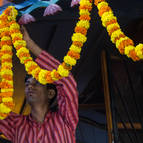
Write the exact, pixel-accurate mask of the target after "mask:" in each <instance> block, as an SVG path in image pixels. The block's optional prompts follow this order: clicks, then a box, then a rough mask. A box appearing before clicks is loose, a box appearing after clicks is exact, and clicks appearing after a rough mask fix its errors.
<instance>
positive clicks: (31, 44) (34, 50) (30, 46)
mask: <svg viewBox="0 0 143 143" xmlns="http://www.w3.org/2000/svg"><path fill="white" fill-rule="evenodd" d="M27 48H28V49H29V50H30V51H31V52H32V53H33V54H34V55H35V56H36V57H38V56H39V55H40V54H41V52H42V49H41V48H40V47H39V46H38V45H37V44H36V43H35V42H34V41H33V40H32V39H29V40H27Z"/></svg>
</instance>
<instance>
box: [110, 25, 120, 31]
mask: <svg viewBox="0 0 143 143" xmlns="http://www.w3.org/2000/svg"><path fill="white" fill-rule="evenodd" d="M115 26H116V27H119V28H120V25H119V24H118V23H113V24H110V25H108V26H107V31H110V30H111V29H112V28H114V27H115Z"/></svg>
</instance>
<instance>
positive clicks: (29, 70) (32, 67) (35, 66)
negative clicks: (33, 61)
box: [28, 65, 38, 73]
mask: <svg viewBox="0 0 143 143" xmlns="http://www.w3.org/2000/svg"><path fill="white" fill-rule="evenodd" d="M37 67H38V66H37V65H32V66H30V67H29V68H28V73H31V71H32V70H34V69H36V68H37Z"/></svg>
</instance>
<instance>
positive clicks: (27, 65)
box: [25, 61, 38, 71]
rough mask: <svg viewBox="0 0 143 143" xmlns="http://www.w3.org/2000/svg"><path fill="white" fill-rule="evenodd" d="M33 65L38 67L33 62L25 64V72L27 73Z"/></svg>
mask: <svg viewBox="0 0 143 143" xmlns="http://www.w3.org/2000/svg"><path fill="white" fill-rule="evenodd" d="M33 65H35V66H38V65H37V63H35V62H34V61H30V62H27V63H26V64H25V66H26V71H28V69H29V68H30V67H31V66H33Z"/></svg>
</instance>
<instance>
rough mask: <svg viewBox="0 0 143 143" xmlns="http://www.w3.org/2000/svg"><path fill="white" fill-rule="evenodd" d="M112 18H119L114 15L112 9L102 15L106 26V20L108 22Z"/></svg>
mask: <svg viewBox="0 0 143 143" xmlns="http://www.w3.org/2000/svg"><path fill="white" fill-rule="evenodd" d="M112 19H117V18H116V17H115V16H114V15H113V13H112V12H111V11H109V12H104V13H103V15H102V17H101V20H102V24H103V26H104V27H106V22H108V21H110V20H112Z"/></svg>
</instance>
